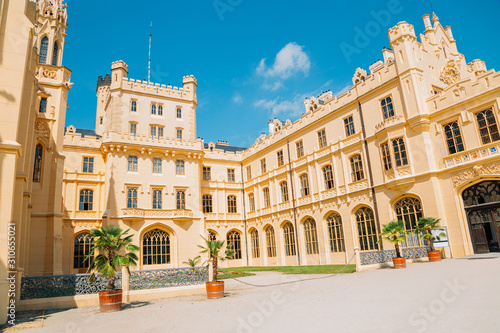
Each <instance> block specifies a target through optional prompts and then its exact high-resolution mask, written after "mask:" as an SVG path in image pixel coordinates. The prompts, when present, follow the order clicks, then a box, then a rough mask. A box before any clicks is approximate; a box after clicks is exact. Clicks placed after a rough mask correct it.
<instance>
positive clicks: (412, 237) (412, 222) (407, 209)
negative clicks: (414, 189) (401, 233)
mask: <svg viewBox="0 0 500 333" xmlns="http://www.w3.org/2000/svg"><path fill="white" fill-rule="evenodd" d="M394 208H395V210H396V215H397V217H398V221H403V222H404V223H405V229H406V231H408V232H409V234H408V235H407V236H406V239H407V241H406V242H403V246H404V247H407V246H408V247H409V246H420V239H419V238H418V234H417V233H416V232H415V228H416V226H417V221H418V220H419V219H420V218H421V217H422V216H423V213H422V204H421V203H420V200H419V199H417V198H410V197H406V198H403V199H401V200H399V201H398V202H396V205H395V206H394Z"/></svg>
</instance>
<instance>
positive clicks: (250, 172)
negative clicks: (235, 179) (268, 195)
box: [247, 165, 252, 181]
mask: <svg viewBox="0 0 500 333" xmlns="http://www.w3.org/2000/svg"><path fill="white" fill-rule="evenodd" d="M250 179H252V166H251V165H249V166H247V181H249V180H250Z"/></svg>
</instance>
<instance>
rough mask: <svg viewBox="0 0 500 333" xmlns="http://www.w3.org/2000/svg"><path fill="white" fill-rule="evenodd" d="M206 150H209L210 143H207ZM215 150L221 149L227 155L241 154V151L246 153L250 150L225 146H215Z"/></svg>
mask: <svg viewBox="0 0 500 333" xmlns="http://www.w3.org/2000/svg"><path fill="white" fill-rule="evenodd" d="M205 149H208V143H205ZM215 149H220V150H223V151H224V152H225V153H226V152H233V153H236V152H239V151H244V150H247V149H248V148H243V147H234V146H224V145H218V144H216V145H215Z"/></svg>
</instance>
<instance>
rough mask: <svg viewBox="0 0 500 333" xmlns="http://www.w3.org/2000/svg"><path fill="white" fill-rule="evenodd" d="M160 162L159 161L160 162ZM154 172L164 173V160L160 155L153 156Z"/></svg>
mask: <svg viewBox="0 0 500 333" xmlns="http://www.w3.org/2000/svg"><path fill="white" fill-rule="evenodd" d="M158 162H159V163H158ZM152 163H153V170H152V171H153V173H154V174H162V173H163V166H162V164H163V160H162V159H161V158H159V157H153V161H152Z"/></svg>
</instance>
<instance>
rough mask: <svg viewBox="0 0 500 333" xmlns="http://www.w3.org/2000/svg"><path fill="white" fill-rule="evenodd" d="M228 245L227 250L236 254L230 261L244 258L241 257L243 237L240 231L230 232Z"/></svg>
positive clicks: (227, 240) (227, 237)
mask: <svg viewBox="0 0 500 333" xmlns="http://www.w3.org/2000/svg"><path fill="white" fill-rule="evenodd" d="M226 244H227V245H226V247H227V249H229V250H231V251H233V252H234V254H233V256H232V257H231V258H230V260H237V259H241V258H242V255H241V235H240V233H239V232H238V231H236V230H230V231H229V232H228V233H227V234H226ZM230 245H231V246H230Z"/></svg>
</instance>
